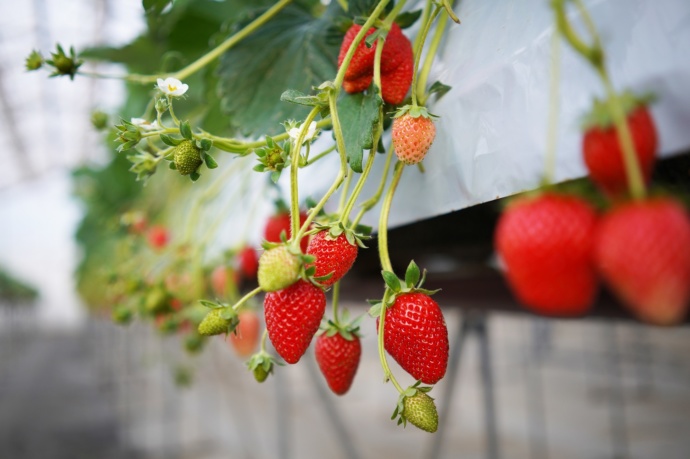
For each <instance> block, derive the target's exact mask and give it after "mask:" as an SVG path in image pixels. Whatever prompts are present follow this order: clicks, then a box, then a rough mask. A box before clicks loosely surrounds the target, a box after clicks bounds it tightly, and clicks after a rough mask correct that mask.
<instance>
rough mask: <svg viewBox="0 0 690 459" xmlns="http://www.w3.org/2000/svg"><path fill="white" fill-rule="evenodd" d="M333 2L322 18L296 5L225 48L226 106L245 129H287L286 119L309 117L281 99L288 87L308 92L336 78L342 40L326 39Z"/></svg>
mask: <svg viewBox="0 0 690 459" xmlns="http://www.w3.org/2000/svg"><path fill="white" fill-rule="evenodd" d="M338 11H340V8H339V7H338V6H337V2H332V3H331V5H330V6H329V7H328V9H327V11H326V13H325V14H324V15H323V16H321V17H320V18H314V17H312V16H311V14H310V13H309V12H308V11H307V10H305V9H303V8H300V7H299V6H297V5H290V6H288V7H286V8H285V9H284V10H283V11H281V12H280V13H279V14H277V15H276V16H275V17H274V18H273V19H272V20H271V21H269V22H268V23H267V24H265V25H264V26H262V27H261V28H260V29H259V30H258V31H257V32H256V33H254V34H252V35H250V36H249V37H247V38H246V39H245V40H243V41H242V42H241V43H240V44H238V45H237V46H235V47H234V48H232V49H231V50H229V51H228V52H227V53H225V54H224V55H223V57H222V59H221V62H220V65H219V67H218V76H219V85H218V90H219V94H220V96H221V99H222V100H221V107H222V108H223V110H224V112H225V113H226V114H228V115H229V116H230V117H231V118H232V122H233V123H234V125H236V126H238V127H241V128H242V129H243V130H244V134H246V135H251V134H269V135H270V134H272V133H278V132H281V131H282V126H281V125H280V123H281V122H282V121H284V120H286V119H290V118H292V119H303V118H304V117H305V109H304V107H301V106H299V105H294V104H284V103H281V102H280V96H281V94H282V93H283V92H284V91H285V90H286V89H288V88H291V89H294V90H296V91H300V92H303V93H307V92H309V91H310V90H311V88H312V86H316V85H319V84H320V83H321V82H323V81H325V80H327V79H329V78H333V75H335V73H336V65H335V64H336V57H337V56H338V51H339V48H340V45H339V43H336V42H332V41H330V42H329V41H328V40H326V38H327V35H328V33H329V28H330V26H331V24H332V20H333V16H334V15H335V14H336V12H338Z"/></svg>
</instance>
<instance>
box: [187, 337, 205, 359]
mask: <svg viewBox="0 0 690 459" xmlns="http://www.w3.org/2000/svg"><path fill="white" fill-rule="evenodd" d="M203 347H204V338H202V337H201V336H199V335H198V334H196V333H192V334H190V335H189V336H187V338H185V340H184V348H185V349H186V350H187V352H189V353H190V354H196V353H198V352H199V351H201V349H202V348H203Z"/></svg>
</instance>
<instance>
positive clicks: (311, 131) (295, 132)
mask: <svg viewBox="0 0 690 459" xmlns="http://www.w3.org/2000/svg"><path fill="white" fill-rule="evenodd" d="M302 126H304V125H303V124H300V125H299V126H297V127H293V128H290V130H288V135H289V136H290V138H291V139H292V140H297V137H299V133H300V131H301V130H302ZM314 136H316V121H312V122H311V123H309V128H308V129H307V133H306V135H305V136H304V141H305V142H307V141H309V140H311V139H313V138H314Z"/></svg>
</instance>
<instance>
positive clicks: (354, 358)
mask: <svg viewBox="0 0 690 459" xmlns="http://www.w3.org/2000/svg"><path fill="white" fill-rule="evenodd" d="M346 336H347V338H346V337H345V336H343V334H342V333H340V332H339V331H338V330H337V329H335V332H334V333H331V332H330V331H328V332H326V333H324V334H322V335H319V337H318V338H316V345H315V346H314V355H315V357H316V363H318V364H319V369H320V370H321V373H322V374H323V375H324V377H325V378H326V383H328V387H330V388H331V390H332V391H333V392H334V393H335V394H337V395H343V394H345V393H346V392H347V391H348V390H350V386H352V381H354V379H355V374H356V373H357V367H359V359H360V357H361V355H362V344H361V343H360V340H359V336H357V334H356V333H350V332H346ZM348 338H349V339H348Z"/></svg>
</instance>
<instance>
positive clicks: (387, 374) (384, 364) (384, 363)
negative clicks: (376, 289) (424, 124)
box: [377, 168, 403, 394]
mask: <svg viewBox="0 0 690 459" xmlns="http://www.w3.org/2000/svg"><path fill="white" fill-rule="evenodd" d="M400 170H402V168H401V169H400ZM389 296H390V290H389V289H386V291H385V293H384V294H383V300H381V315H379V328H378V340H377V344H378V351H379V360H380V361H381V368H383V375H384V378H385V379H386V381H390V382H392V383H393V386H395V388H396V389H397V391H398V393H400V394H402V393H403V388H402V387H400V384H398V381H397V380H396V379H395V376H393V372H392V371H391V369H390V367H389V366H388V360H387V359H386V348H385V345H384V340H383V338H384V335H383V334H384V330H385V329H384V327H385V323H386V303H387V302H388V297H389Z"/></svg>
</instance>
